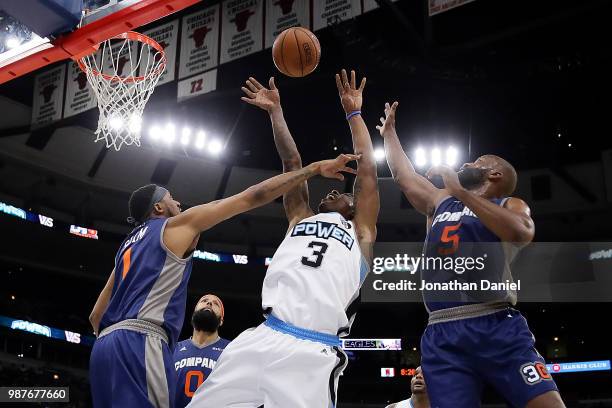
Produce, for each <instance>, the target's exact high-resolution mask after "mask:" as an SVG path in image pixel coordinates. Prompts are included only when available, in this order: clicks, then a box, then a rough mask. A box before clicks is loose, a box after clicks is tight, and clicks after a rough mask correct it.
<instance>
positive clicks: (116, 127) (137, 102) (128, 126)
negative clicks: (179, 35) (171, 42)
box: [75, 31, 166, 150]
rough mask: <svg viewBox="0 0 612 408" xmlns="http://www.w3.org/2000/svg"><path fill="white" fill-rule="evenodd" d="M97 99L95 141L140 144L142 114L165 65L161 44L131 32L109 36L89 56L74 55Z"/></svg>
mask: <svg viewBox="0 0 612 408" xmlns="http://www.w3.org/2000/svg"><path fill="white" fill-rule="evenodd" d="M75 60H76V61H77V63H78V64H79V68H81V70H82V71H83V72H84V73H85V74H86V75H87V80H88V81H89V84H90V85H91V87H92V89H93V91H94V93H95V94H96V98H97V100H98V108H99V109H100V118H99V120H98V128H97V129H96V131H95V134H96V142H98V141H100V140H104V141H105V142H106V147H108V148H110V147H111V146H112V147H114V148H115V150H119V149H120V148H121V146H123V145H124V144H125V145H131V144H135V145H136V146H140V131H141V127H142V126H141V125H142V123H141V122H142V113H143V110H144V107H145V105H146V103H147V101H148V100H149V97H150V96H151V94H152V93H153V90H154V89H155V85H157V81H159V78H160V76H161V74H162V73H163V72H164V69H165V68H166V55H165V53H164V49H163V47H162V46H161V45H159V44H158V43H157V42H155V41H154V40H153V39H151V38H149V37H147V36H146V35H143V34H140V33H136V32H134V31H128V32H126V33H123V34H120V35H118V36H115V37H113V38H110V39H108V40H106V41H104V42H102V43H100V44H98V46H97V50H96V51H94V52H93V53H89V54H87V55H81V56H77V57H75Z"/></svg>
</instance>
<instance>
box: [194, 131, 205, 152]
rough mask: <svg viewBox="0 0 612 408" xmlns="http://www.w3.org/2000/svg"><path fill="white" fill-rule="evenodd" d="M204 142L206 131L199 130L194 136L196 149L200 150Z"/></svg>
mask: <svg viewBox="0 0 612 408" xmlns="http://www.w3.org/2000/svg"><path fill="white" fill-rule="evenodd" d="M205 142H206V132H205V131H203V130H200V131H199V132H198V134H197V136H196V142H195V147H196V149H198V150H202V149H203V148H204V143H205Z"/></svg>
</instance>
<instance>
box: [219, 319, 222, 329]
mask: <svg viewBox="0 0 612 408" xmlns="http://www.w3.org/2000/svg"><path fill="white" fill-rule="evenodd" d="M221 326H223V318H222V319H221V320H219V327H221Z"/></svg>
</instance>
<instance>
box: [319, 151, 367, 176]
mask: <svg viewBox="0 0 612 408" xmlns="http://www.w3.org/2000/svg"><path fill="white" fill-rule="evenodd" d="M360 158H361V155H360V154H359V155H358V154H341V155H340V156H338V157H336V158H335V159H330V160H323V161H320V162H319V163H318V164H319V174H321V175H322V176H323V177H327V178H334V179H338V180H341V181H342V180H344V175H343V174H342V173H341V172H345V173H351V174H357V170H355V169H352V168H350V167H348V166H347V164H348V163H349V162H351V161H353V160H358V159H360Z"/></svg>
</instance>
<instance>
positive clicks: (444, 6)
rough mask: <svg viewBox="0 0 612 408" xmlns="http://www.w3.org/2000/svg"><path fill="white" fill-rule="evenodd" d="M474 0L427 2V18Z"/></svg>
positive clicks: (433, 0)
mask: <svg viewBox="0 0 612 408" xmlns="http://www.w3.org/2000/svg"><path fill="white" fill-rule="evenodd" d="M473 1H474V0H429V16H430V17H431V16H433V15H435V14H439V13H443V12H445V11H447V10H450V9H452V8H455V7H459V6H462V5H464V4H466V3H471V2H473Z"/></svg>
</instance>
